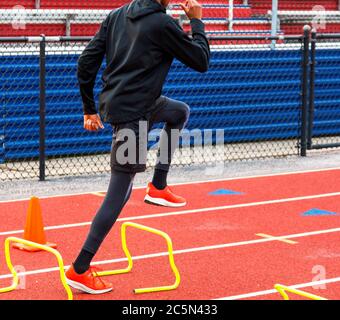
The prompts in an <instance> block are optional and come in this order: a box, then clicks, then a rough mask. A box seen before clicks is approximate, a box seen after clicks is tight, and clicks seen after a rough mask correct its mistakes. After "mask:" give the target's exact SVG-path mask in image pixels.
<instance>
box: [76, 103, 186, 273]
mask: <svg viewBox="0 0 340 320" xmlns="http://www.w3.org/2000/svg"><path fill="white" fill-rule="evenodd" d="M188 118H189V107H188V106H187V105H186V104H185V103H183V102H181V101H176V100H173V99H169V98H166V103H165V104H164V105H163V106H162V108H158V109H157V112H156V113H155V114H154V115H153V116H152V119H151V125H152V124H153V123H158V122H165V126H164V129H163V132H162V135H161V139H160V150H162V149H163V150H168V152H167V153H166V156H165V159H162V158H161V157H160V155H158V159H157V163H156V170H155V175H154V177H153V183H154V185H155V187H156V188H158V189H164V188H165V186H166V177H167V174H168V170H169V167H170V163H171V159H172V156H173V153H174V151H175V149H176V146H177V143H178V138H179V131H178V130H181V129H182V128H183V127H184V126H185V124H186V122H187V120H188ZM172 129H178V130H177V131H175V132H177V134H174V135H172V134H171V130H172ZM167 137H169V139H168V138H167ZM162 160H164V162H165V163H163V161H162ZM134 176H135V174H134V173H125V172H121V171H117V170H114V169H113V170H112V173H111V179H110V184H109V188H108V191H107V194H106V197H105V199H104V202H103V204H102V205H101V207H100V209H99V211H98V212H97V214H96V216H95V218H94V220H93V222H92V225H91V229H90V233H89V235H88V237H87V239H86V241H85V244H84V246H83V248H82V250H81V252H80V254H79V256H78V258H77V259H76V261H75V262H74V269H75V271H76V272H77V273H83V272H85V271H86V270H87V269H88V268H89V266H90V262H91V260H92V258H93V257H94V255H95V254H96V252H97V251H98V248H99V247H100V245H101V243H102V242H103V240H104V239H105V237H106V235H107V234H108V232H109V231H110V230H111V228H112V226H113V225H114V223H115V222H116V220H117V218H118V216H119V214H120V212H121V210H122V209H123V207H124V205H125V204H126V202H127V201H128V200H129V198H130V195H131V190H132V181H133V178H134Z"/></svg>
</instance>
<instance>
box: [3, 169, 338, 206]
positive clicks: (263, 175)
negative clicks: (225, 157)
mask: <svg viewBox="0 0 340 320" xmlns="http://www.w3.org/2000/svg"><path fill="white" fill-rule="evenodd" d="M334 170H340V167H333V168H322V169H311V170H302V171H288V172H281V173H269V174H262V175H253V176H244V177H233V178H220V179H212V180H198V181H191V182H179V183H172V184H170V186H183V185H190V184H200V183H214V182H221V181H233V180H244V179H256V178H266V177H275V176H277V177H279V176H286V175H296V174H304V173H313V172H325V171H334ZM40 183H44V182H40ZM145 188H146V187H145V186H138V187H133V189H134V190H138V189H145ZM103 192H104V193H106V190H105V191H92V192H79V193H66V194H59V195H54V196H41V197H39V199H52V198H59V197H72V196H82V195H91V194H93V193H103ZM28 200H30V198H23V199H17V200H1V201H0V204H1V203H11V202H19V201H28Z"/></svg>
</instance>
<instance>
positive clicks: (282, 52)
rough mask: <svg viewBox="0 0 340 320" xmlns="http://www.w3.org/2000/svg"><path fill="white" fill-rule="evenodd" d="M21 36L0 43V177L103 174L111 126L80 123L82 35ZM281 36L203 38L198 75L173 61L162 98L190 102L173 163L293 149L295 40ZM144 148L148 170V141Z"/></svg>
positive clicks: (297, 101) (297, 88) (297, 102)
mask: <svg viewBox="0 0 340 320" xmlns="http://www.w3.org/2000/svg"><path fill="white" fill-rule="evenodd" d="M22 40H23V39H22ZM26 40H33V42H29V41H24V42H19V41H18V40H17V42H9V41H8V40H6V41H7V42H4V41H2V46H1V48H2V49H1V53H0V68H1V71H2V72H1V76H0V77H1V112H2V115H3V117H2V125H1V132H2V135H1V136H2V148H1V153H0V155H1V157H0V168H1V179H2V180H6V179H16V178H34V177H38V176H40V179H44V177H45V175H46V176H47V177H52V176H65V175H67V176H70V175H81V174H89V173H103V172H108V171H109V170H110V168H109V161H108V160H109V152H110V148H111V142H112V135H113V132H112V128H111V126H110V125H106V127H105V129H104V130H102V131H100V132H97V133H93V132H87V131H85V130H84V129H83V122H82V121H83V117H82V103H81V99H80V95H79V92H78V91H79V89H78V84H77V78H76V69H77V60H78V57H79V54H80V53H81V52H82V50H83V49H84V47H85V45H86V44H87V40H86V41H85V40H84V39H80V38H79V39H75V38H60V39H58V40H59V41H56V39H55V38H47V39H46V41H42V40H43V39H40V41H39V42H35V41H37V40H38V39H26ZM75 40H78V41H75ZM288 40H289V42H290V43H288V44H287V43H283V40H282V39H279V38H277V39H276V42H277V43H276V44H275V48H274V49H273V41H274V40H271V39H268V38H265V37H243V38H238V39H235V38H232V39H231V38H221V37H219V38H211V39H210V41H211V44H212V47H211V48H212V58H211V66H210V70H209V72H208V73H205V74H200V73H197V72H194V71H192V70H190V69H189V68H187V67H185V66H184V65H182V64H181V63H180V62H178V61H175V62H174V64H173V66H172V68H171V71H170V73H169V76H168V78H167V81H166V84H165V86H164V91H163V94H164V95H167V96H169V97H171V98H173V99H178V100H181V101H184V102H186V103H187V104H188V105H189V106H190V107H191V118H190V121H189V123H188V125H187V128H186V130H184V131H183V136H184V135H186V137H187V136H188V135H189V140H188V139H182V141H181V148H180V149H179V150H177V152H176V154H175V159H174V165H175V166H185V165H192V164H198V163H204V164H207V165H209V164H216V163H217V162H225V161H232V160H245V159H257V158H265V157H279V156H285V155H291V154H297V153H298V144H297V139H298V138H299V119H300V117H299V114H300V110H301V56H302V51H301V37H295V38H294V37H291V38H289V39H288ZM288 40H287V41H288ZM103 68H105V63H104V64H103V66H102V69H101V71H100V72H99V74H98V79H97V80H98V81H97V84H96V88H95V94H96V99H98V95H99V93H100V90H101V86H102V84H101V72H102V70H103ZM160 129H161V126H158V127H156V128H155V130H153V131H151V133H150V137H151V138H152V137H153V139H150V140H153V141H155V140H157V139H155V138H154V137H155V136H156V135H157V132H158V133H159V131H160ZM197 134H198V135H201V138H200V139H198V140H197V139H195V137H196V136H197ZM202 139H203V140H202ZM149 148H150V152H149V159H148V166H149V167H151V166H152V165H153V164H154V162H155V160H156V149H157V148H156V144H155V143H151V142H150V144H149Z"/></svg>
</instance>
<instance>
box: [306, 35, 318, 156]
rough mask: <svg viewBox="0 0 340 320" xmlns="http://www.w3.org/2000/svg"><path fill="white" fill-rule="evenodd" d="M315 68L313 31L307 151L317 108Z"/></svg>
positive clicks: (310, 141) (313, 38)
mask: <svg viewBox="0 0 340 320" xmlns="http://www.w3.org/2000/svg"><path fill="white" fill-rule="evenodd" d="M315 67H316V30H315V29H313V30H312V36H311V54H310V75H309V79H310V80H309V112H308V138H307V149H308V150H311V149H312V137H313V125H314V106H315Z"/></svg>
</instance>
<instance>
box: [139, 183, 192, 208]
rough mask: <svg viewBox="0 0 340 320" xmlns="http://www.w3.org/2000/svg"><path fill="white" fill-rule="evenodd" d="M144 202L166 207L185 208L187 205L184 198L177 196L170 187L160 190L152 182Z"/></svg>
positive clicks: (147, 189)
mask: <svg viewBox="0 0 340 320" xmlns="http://www.w3.org/2000/svg"><path fill="white" fill-rule="evenodd" d="M144 201H145V202H146V203H151V204H156V205H159V206H164V207H183V206H185V205H186V204H187V202H186V200H185V199H184V198H183V197H180V196H177V195H175V194H174V193H173V192H172V191H171V189H170V188H169V187H168V186H167V187H166V188H165V189H163V190H158V189H156V187H155V186H154V185H153V184H152V183H151V182H150V183H149V184H148V187H147V188H146V196H145V198H144Z"/></svg>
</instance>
